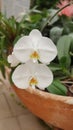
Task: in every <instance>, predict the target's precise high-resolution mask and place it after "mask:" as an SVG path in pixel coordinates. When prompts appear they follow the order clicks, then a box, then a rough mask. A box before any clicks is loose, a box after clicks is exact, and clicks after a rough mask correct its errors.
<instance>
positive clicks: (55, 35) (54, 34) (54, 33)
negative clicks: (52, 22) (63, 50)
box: [50, 26, 63, 43]
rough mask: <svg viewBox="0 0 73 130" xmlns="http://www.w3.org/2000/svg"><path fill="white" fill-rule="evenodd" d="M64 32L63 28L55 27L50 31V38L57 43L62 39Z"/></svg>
mask: <svg viewBox="0 0 73 130" xmlns="http://www.w3.org/2000/svg"><path fill="white" fill-rule="evenodd" d="M62 32H63V28H60V27H57V26H55V27H53V28H52V29H51V30H50V38H51V39H52V40H53V41H54V42H55V43H56V42H57V41H58V40H59V38H60V37H61V34H62Z"/></svg>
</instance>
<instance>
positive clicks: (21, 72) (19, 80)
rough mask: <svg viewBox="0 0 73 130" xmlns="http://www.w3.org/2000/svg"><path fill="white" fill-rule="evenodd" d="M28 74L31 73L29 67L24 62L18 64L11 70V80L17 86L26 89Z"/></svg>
mask: <svg viewBox="0 0 73 130" xmlns="http://www.w3.org/2000/svg"><path fill="white" fill-rule="evenodd" d="M30 76H31V74H30V71H29V68H28V67H27V65H26V64H22V65H19V66H18V67H17V68H16V69H15V71H14V72H13V75H12V81H13V83H14V84H15V85H16V86H17V87H18V88H21V89H26V88H27V87H29V83H28V81H29V78H30Z"/></svg>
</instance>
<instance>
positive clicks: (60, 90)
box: [47, 80, 67, 96]
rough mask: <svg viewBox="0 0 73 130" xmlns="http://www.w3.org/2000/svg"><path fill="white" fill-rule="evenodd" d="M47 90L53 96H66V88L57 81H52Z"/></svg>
mask: <svg viewBox="0 0 73 130" xmlns="http://www.w3.org/2000/svg"><path fill="white" fill-rule="evenodd" d="M47 90H48V91H49V92H50V93H53V94H57V95H64V96H65V95H67V88H66V87H65V86H64V85H63V84H62V83H61V82H60V81H59V80H54V81H53V83H52V84H51V85H50V86H48V88H47Z"/></svg>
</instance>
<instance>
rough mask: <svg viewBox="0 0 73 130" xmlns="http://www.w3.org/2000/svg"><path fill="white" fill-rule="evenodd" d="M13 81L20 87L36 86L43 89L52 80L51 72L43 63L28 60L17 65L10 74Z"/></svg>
mask: <svg viewBox="0 0 73 130" xmlns="http://www.w3.org/2000/svg"><path fill="white" fill-rule="evenodd" d="M12 81H13V83H14V84H15V85H16V86H17V87H18V88H21V89H26V88H28V87H29V86H31V87H32V88H35V87H36V86H37V87H38V88H40V89H42V90H44V89H45V88H46V87H47V86H48V85H50V84H51V83H52V81H53V74H52V72H51V70H50V69H49V68H48V67H47V66H46V65H45V64H38V63H33V62H28V63H25V64H21V65H19V66H18V67H17V68H16V69H15V71H14V72H13V75H12Z"/></svg>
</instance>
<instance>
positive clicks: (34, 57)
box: [30, 51, 39, 62]
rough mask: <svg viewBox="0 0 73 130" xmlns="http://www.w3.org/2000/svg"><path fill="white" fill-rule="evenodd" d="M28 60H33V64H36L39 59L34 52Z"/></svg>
mask: <svg viewBox="0 0 73 130" xmlns="http://www.w3.org/2000/svg"><path fill="white" fill-rule="evenodd" d="M30 58H31V59H33V61H34V62H36V61H37V60H38V59H39V54H38V53H37V51H34V52H33V53H32V54H31V55H30Z"/></svg>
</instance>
